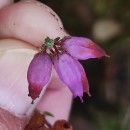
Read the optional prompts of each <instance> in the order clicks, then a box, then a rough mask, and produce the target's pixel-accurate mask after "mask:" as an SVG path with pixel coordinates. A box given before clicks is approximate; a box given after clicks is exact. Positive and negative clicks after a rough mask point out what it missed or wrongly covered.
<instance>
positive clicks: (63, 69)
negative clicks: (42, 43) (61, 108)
mask: <svg viewBox="0 0 130 130" xmlns="http://www.w3.org/2000/svg"><path fill="white" fill-rule="evenodd" d="M53 61H54V67H55V69H56V72H57V73H58V75H59V77H60V79H61V80H62V81H63V82H64V83H65V84H66V85H67V86H68V87H69V89H70V90H71V92H72V93H73V95H74V97H77V96H79V97H80V98H81V99H82V96H83V91H87V92H88V91H89V88H88V84H86V85H85V84H84V83H87V82H86V81H87V79H86V75H85V72H84V69H83V68H82V66H81V64H80V63H79V62H78V61H77V60H76V59H74V58H72V57H71V56H70V55H68V54H66V53H62V54H59V55H58V56H55V57H54V59H53ZM84 81H85V82H84ZM84 87H85V89H84Z"/></svg>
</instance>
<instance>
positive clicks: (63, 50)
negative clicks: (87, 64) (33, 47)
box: [27, 36, 107, 100]
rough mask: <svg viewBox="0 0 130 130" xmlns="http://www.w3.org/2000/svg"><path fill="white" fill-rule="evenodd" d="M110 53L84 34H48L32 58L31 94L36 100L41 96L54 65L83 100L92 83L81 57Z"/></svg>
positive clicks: (65, 81)
mask: <svg viewBox="0 0 130 130" xmlns="http://www.w3.org/2000/svg"><path fill="white" fill-rule="evenodd" d="M102 56H107V55H106V53H105V51H104V50H102V49H101V48H100V47H99V46H98V45H96V44H95V43H94V42H93V41H91V40H90V39H88V38H84V37H75V36H66V37H64V38H63V39H60V38H59V37H58V38H56V39H50V38H49V37H47V38H46V39H45V41H44V43H43V45H42V46H41V48H40V52H39V53H37V54H36V55H35V56H34V58H33V59H32V61H31V63H30V65H29V68H28V72H27V79H28V83H29V95H28V96H30V97H31V98H32V100H35V99H36V98H38V97H39V94H40V93H41V91H42V89H43V87H44V86H45V85H46V84H47V83H48V81H49V79H50V77H51V73H52V66H53V65H54V68H55V70H56V72H57V74H58V75H59V78H60V79H61V81H63V83H65V84H66V85H67V86H68V88H69V89H70V91H71V92H72V94H73V95H74V97H77V96H78V97H80V99H81V100H82V97H83V92H86V93H88V95H90V93H89V84H88V80H87V78H86V74H85V71H84V69H83V67H82V65H81V64H80V63H79V61H78V59H79V60H86V59H89V58H100V57H102Z"/></svg>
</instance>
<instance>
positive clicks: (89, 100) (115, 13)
mask: <svg viewBox="0 0 130 130" xmlns="http://www.w3.org/2000/svg"><path fill="white" fill-rule="evenodd" d="M39 1H41V2H43V3H45V4H47V5H48V6H50V7H51V8H52V9H53V10H54V11H55V12H56V13H57V14H58V15H59V16H60V18H61V19H62V22H63V24H64V27H65V29H66V31H67V32H68V33H69V34H71V35H75V36H84V37H88V38H90V39H92V40H93V41H95V42H96V43H98V44H99V45H100V46H101V47H102V48H103V49H104V50H106V52H107V54H108V55H110V58H102V59H89V60H87V61H81V63H82V65H83V66H84V68H85V71H86V75H87V77H88V81H89V84H90V92H91V95H92V97H88V96H87V95H84V103H81V102H80V100H79V98H76V99H75V100H74V102H73V107H72V111H71V115H70V121H71V122H72V124H73V127H74V130H130V0H109V1H108V0H39Z"/></svg>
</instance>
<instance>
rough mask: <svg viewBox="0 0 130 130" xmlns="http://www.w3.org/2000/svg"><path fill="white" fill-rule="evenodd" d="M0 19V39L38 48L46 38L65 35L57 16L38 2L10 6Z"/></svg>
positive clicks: (4, 10)
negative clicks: (17, 40)
mask: <svg viewBox="0 0 130 130" xmlns="http://www.w3.org/2000/svg"><path fill="white" fill-rule="evenodd" d="M5 16H6V17H5ZM0 19H1V20H0V38H7V37H10V38H15V39H20V40H23V41H26V42H28V43H30V44H33V45H35V46H40V45H41V44H42V43H43V41H44V39H45V38H46V37H50V38H53V39H54V38H56V37H61V38H62V37H64V36H65V35H67V34H66V32H65V31H64V29H63V26H62V22H61V20H60V19H59V17H58V16H57V14H56V13H55V12H54V11H53V10H52V9H50V8H49V7H47V6H46V5H44V4H42V3H40V2H38V1H30V0H27V1H20V2H17V3H16V4H12V5H10V6H8V7H7V8H6V9H5V8H4V9H3V10H2V11H1V14H0Z"/></svg>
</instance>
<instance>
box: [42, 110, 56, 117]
mask: <svg viewBox="0 0 130 130" xmlns="http://www.w3.org/2000/svg"><path fill="white" fill-rule="evenodd" d="M43 114H44V115H45V116H51V117H54V115H53V114H52V113H50V112H48V111H44V113H43Z"/></svg>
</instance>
